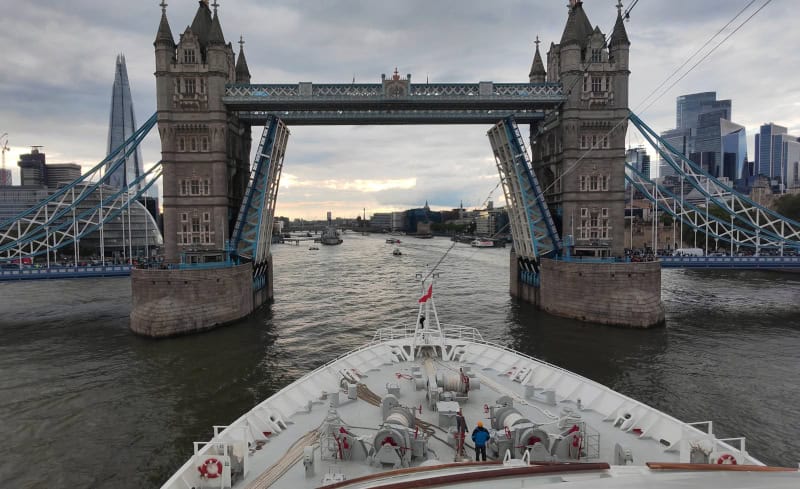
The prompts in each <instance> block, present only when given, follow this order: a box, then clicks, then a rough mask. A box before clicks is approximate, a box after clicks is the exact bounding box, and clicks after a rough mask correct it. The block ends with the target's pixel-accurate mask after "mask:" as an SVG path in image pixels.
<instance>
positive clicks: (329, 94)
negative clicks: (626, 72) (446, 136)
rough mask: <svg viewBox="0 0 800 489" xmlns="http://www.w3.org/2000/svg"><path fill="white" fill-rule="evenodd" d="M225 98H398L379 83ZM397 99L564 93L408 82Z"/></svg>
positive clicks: (552, 86)
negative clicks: (403, 91) (386, 91)
mask: <svg viewBox="0 0 800 489" xmlns="http://www.w3.org/2000/svg"><path fill="white" fill-rule="evenodd" d="M225 96H226V97H248V98H249V97H269V98H273V99H315V98H325V99H331V98H341V99H354V98H361V99H363V98H377V99H380V98H384V97H385V98H388V99H397V98H398V97H397V96H394V95H389V94H386V93H385V90H384V86H383V84H381V83H353V84H344V83H342V84H312V83H307V84H306V83H299V84H296V85H293V84H229V85H226V87H225ZM400 97H413V98H425V97H455V98H463V97H476V98H479V97H486V98H510V99H514V98H520V99H527V98H531V97H536V98H545V99H556V100H562V99H563V98H564V93H563V88H562V86H561V84H560V83H493V82H479V83H425V84H421V83H412V84H409V86H408V93H407V94H403V95H401V96H400Z"/></svg>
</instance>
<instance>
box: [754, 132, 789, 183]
mask: <svg viewBox="0 0 800 489" xmlns="http://www.w3.org/2000/svg"><path fill="white" fill-rule="evenodd" d="M799 141H800V138H798V137H797V136H791V135H789V134H788V130H787V129H786V128H785V127H783V126H779V125H777V124H773V123H771V122H770V123H769V124H763V125H762V126H761V128H760V129H759V132H758V134H756V163H755V171H756V172H757V173H758V175H760V176H764V177H767V178H769V180H770V185H771V186H772V187H773V190H776V191H779V192H782V191H784V190H786V189H787V188H795V187H800V182H798V171H799V170H800V169H799V168H798V166H800V142H799Z"/></svg>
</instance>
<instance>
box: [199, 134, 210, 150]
mask: <svg viewBox="0 0 800 489" xmlns="http://www.w3.org/2000/svg"><path fill="white" fill-rule="evenodd" d="M200 148H201V150H202V151H208V138H207V137H206V136H203V137H202V138H201V139H200Z"/></svg>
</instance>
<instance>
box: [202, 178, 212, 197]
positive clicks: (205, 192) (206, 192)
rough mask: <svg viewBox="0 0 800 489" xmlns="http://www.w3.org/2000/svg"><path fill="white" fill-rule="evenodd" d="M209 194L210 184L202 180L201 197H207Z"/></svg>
mask: <svg viewBox="0 0 800 489" xmlns="http://www.w3.org/2000/svg"><path fill="white" fill-rule="evenodd" d="M210 193H211V182H209V181H208V180H203V195H209V194H210Z"/></svg>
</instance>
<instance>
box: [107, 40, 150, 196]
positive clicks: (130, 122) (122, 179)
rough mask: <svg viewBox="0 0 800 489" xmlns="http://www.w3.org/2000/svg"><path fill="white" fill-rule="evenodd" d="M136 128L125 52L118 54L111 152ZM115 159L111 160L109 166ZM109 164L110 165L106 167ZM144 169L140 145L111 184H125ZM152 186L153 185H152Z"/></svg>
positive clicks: (110, 130)
mask: <svg viewBox="0 0 800 489" xmlns="http://www.w3.org/2000/svg"><path fill="white" fill-rule="evenodd" d="M134 131H136V117H135V116H134V114H133V101H132V99H131V87H130V84H129V83H128V68H127V67H126V66H125V56H124V55H122V54H120V55H117V65H116V72H115V75H114V86H113V88H112V90H111V115H110V117H109V123H108V152H107V154H108V153H111V152H112V151H113V150H114V149H116V148H118V147H119V146H120V145H121V144H122V143H124V142H125V140H127V139H128V138H129V137H131V135H133V133H134ZM112 163H113V161H112V162H109V164H108V165H109V166H110V165H111V164H112ZM107 168H108V166H107V167H106V169H107ZM142 173H144V167H143V165H142V152H141V150H140V149H139V148H136V151H134V152H132V153H131V154H130V156H128V158H127V159H126V161H125V164H124V165H123V166H120V167H119V168H117V170H116V171H115V172H114V173H113V174H111V175H110V176H109V180H108V184H109V185H111V186H113V187H119V188H122V187H124V186H127V185H128V184H129V183H130V182H133V181H134V180H136V178H138V177H139V175H141V174H142ZM151 190H152V187H151Z"/></svg>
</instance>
